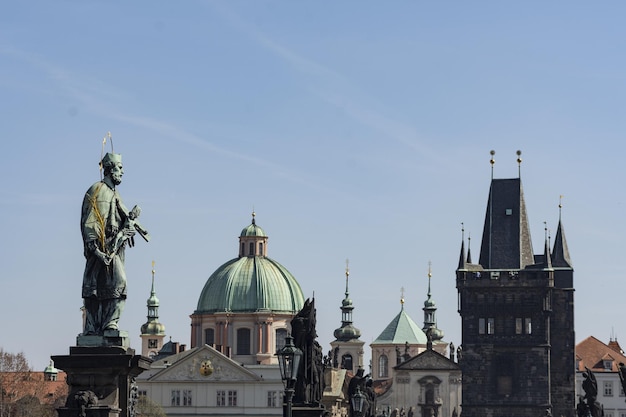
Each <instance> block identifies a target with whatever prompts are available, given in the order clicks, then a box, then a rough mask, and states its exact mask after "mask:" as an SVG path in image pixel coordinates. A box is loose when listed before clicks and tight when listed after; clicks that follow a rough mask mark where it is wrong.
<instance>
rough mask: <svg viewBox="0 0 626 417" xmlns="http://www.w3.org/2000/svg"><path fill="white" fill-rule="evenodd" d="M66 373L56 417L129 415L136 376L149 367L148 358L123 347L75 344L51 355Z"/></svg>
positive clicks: (112, 416)
mask: <svg viewBox="0 0 626 417" xmlns="http://www.w3.org/2000/svg"><path fill="white" fill-rule="evenodd" d="M52 360H53V361H54V365H55V367H57V368H59V369H62V370H63V371H65V372H66V374H67V383H68V385H69V393H68V397H67V402H66V403H65V406H64V407H61V408H59V409H57V411H58V413H59V417H120V416H121V417H132V416H134V404H135V402H136V401H135V400H136V398H133V392H134V394H135V396H136V386H135V377H136V376H137V375H139V374H140V373H142V372H143V371H144V370H146V369H148V368H149V367H150V363H151V362H152V361H151V360H150V359H149V358H146V357H144V356H141V355H135V351H134V350H133V349H130V348H126V347H122V346H74V347H70V354H69V355H61V356H53V357H52Z"/></svg>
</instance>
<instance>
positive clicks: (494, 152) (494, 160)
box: [489, 149, 496, 179]
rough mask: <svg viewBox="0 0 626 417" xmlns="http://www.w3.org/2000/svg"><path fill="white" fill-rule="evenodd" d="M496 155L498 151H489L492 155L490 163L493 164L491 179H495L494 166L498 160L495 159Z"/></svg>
mask: <svg viewBox="0 0 626 417" xmlns="http://www.w3.org/2000/svg"><path fill="white" fill-rule="evenodd" d="M495 154H496V151H494V150H493V149H492V150H491V151H489V155H491V159H490V160H489V163H490V164H491V179H493V166H494V165H495V163H496V159H495V157H494V156H495Z"/></svg>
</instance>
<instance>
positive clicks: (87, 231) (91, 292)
mask: <svg viewBox="0 0 626 417" xmlns="http://www.w3.org/2000/svg"><path fill="white" fill-rule="evenodd" d="M101 166H102V169H103V171H104V178H103V179H102V181H98V182H96V183H95V184H93V185H92V186H91V187H89V189H88V190H87V192H86V193H85V197H84V199H83V205H82V211H81V220H80V226H81V232H82V237H83V245H84V255H85V259H86V265H85V272H84V274H83V286H82V296H83V302H84V307H85V326H84V329H83V335H85V336H88V335H103V334H104V331H105V330H118V321H119V318H120V315H121V313H122V310H123V308H124V304H125V301H126V272H125V270H124V249H125V247H126V246H133V245H134V235H135V233H136V232H139V234H140V235H141V236H142V237H143V238H144V239H145V240H146V241H147V240H148V239H149V236H148V233H147V232H146V231H145V230H144V229H143V228H142V227H141V225H140V224H139V223H138V221H137V217H138V216H139V213H140V212H141V209H139V207H137V206H135V207H134V208H133V210H131V211H130V212H129V211H128V210H127V209H126V207H125V206H124V204H123V203H122V199H121V197H120V195H119V193H118V191H117V188H116V187H117V186H118V185H120V184H121V182H122V176H123V175H124V169H123V167H122V156H121V155H120V154H115V153H107V154H106V155H105V156H104V158H102V161H101Z"/></svg>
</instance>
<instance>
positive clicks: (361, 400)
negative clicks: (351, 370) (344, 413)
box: [350, 385, 366, 417]
mask: <svg viewBox="0 0 626 417" xmlns="http://www.w3.org/2000/svg"><path fill="white" fill-rule="evenodd" d="M365 401H366V398H365V395H363V393H362V392H361V388H360V387H359V386H358V385H357V386H356V391H355V392H354V394H352V397H351V398H350V404H351V405H352V417H361V416H362V415H363V407H364V406H365Z"/></svg>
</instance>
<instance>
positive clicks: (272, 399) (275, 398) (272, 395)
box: [267, 391, 281, 407]
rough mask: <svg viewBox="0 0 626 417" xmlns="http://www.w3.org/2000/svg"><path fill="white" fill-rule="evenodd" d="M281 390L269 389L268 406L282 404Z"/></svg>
mask: <svg viewBox="0 0 626 417" xmlns="http://www.w3.org/2000/svg"><path fill="white" fill-rule="evenodd" d="M279 398H280V391H267V406H268V407H278V406H279V405H281V404H280V402H279Z"/></svg>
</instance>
